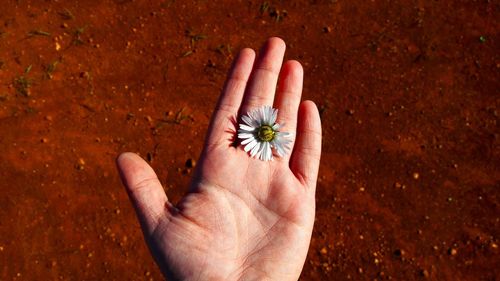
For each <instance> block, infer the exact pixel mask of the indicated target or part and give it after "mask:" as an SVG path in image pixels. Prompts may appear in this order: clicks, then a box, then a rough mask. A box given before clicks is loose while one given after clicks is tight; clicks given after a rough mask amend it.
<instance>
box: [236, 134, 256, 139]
mask: <svg viewBox="0 0 500 281" xmlns="http://www.w3.org/2000/svg"><path fill="white" fill-rule="evenodd" d="M238 138H240V139H248V138H253V134H249V133H239V134H238Z"/></svg>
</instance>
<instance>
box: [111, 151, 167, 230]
mask: <svg viewBox="0 0 500 281" xmlns="http://www.w3.org/2000/svg"><path fill="white" fill-rule="evenodd" d="M116 165H117V167H118V171H119V173H120V177H121V180H122V182H123V185H124V186H125V188H126V189H127V193H128V196H129V198H130V201H131V202H132V205H134V208H135V211H136V213H137V217H138V219H139V222H140V223H141V226H142V228H143V231H144V232H145V233H152V231H153V230H154V229H155V228H156V226H157V225H158V222H159V220H160V218H162V217H163V216H165V215H166V214H168V213H169V212H168V209H167V206H168V204H169V203H168V199H167V195H166V194H165V191H164V190H163V187H162V185H161V183H160V181H159V180H158V177H157V176H156V173H155V172H154V171H153V169H152V168H151V166H149V165H148V163H146V161H144V160H143V159H142V158H141V157H139V156H138V155H137V154H135V153H131V152H125V153H122V154H121V155H120V156H118V158H117V159H116Z"/></svg>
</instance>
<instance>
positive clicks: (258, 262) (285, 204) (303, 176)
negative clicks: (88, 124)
mask: <svg viewBox="0 0 500 281" xmlns="http://www.w3.org/2000/svg"><path fill="white" fill-rule="evenodd" d="M284 53H285V43H284V42H283V41H282V40H281V39H279V38H271V39H269V40H268V41H267V42H266V44H265V45H264V47H263V48H262V50H261V52H260V53H259V57H258V58H257V61H256V62H255V63H254V60H255V53H254V51H253V50H251V49H243V50H242V51H241V52H240V54H239V55H238V57H237V58H236V60H235V62H234V65H233V68H232V69H231V71H230V73H229V76H228V79H227V81H226V84H225V87H224V89H223V91H222V94H221V97H220V99H219V102H218V105H217V107H216V109H215V111H214V113H213V116H212V120H211V124H210V127H209V130H208V134H207V139H206V143H205V147H204V149H203V152H202V154H201V157H200V160H199V161H198V163H199V164H198V166H197V168H196V171H195V175H194V177H193V181H192V184H191V186H190V190H189V193H188V194H187V195H186V196H185V197H184V198H183V199H182V200H181V202H180V203H179V204H177V205H176V206H173V205H172V204H171V203H170V202H169V201H168V199H167V196H166V195H165V192H164V190H163V188H162V186H161V184H160V182H159V180H158V178H157V176H156V174H155V173H154V171H153V169H152V168H151V167H150V166H149V165H148V164H147V163H146V162H145V161H144V160H142V158H140V157H139V156H137V155H135V154H133V153H124V154H122V155H120V156H119V157H118V159H117V165H118V168H119V171H120V175H121V178H122V181H123V183H124V185H125V187H126V189H127V192H128V194H129V196H130V200H131V201H132V204H133V205H134V207H135V210H136V212H137V216H138V219H139V221H140V223H141V227H142V230H143V233H144V237H145V240H146V242H147V244H148V246H149V249H150V250H151V253H152V254H153V256H154V258H155V260H156V262H157V264H158V265H159V267H160V268H161V270H162V272H163V274H164V275H165V276H166V277H167V278H169V280H297V279H298V278H299V275H300V272H301V271H302V267H303V265H304V261H305V259H306V255H307V251H308V248H309V243H310V239H311V233H312V228H313V223H314V212H315V197H314V196H315V189H316V179H317V174H318V167H319V159H320V154H321V122H320V118H319V114H318V110H317V108H316V106H315V104H314V103H313V102H311V101H304V102H302V103H301V102H300V99H301V98H300V97H301V92H302V80H303V70H302V67H301V65H300V63H298V62H297V61H287V62H286V63H285V64H284V65H283V67H281V65H282V62H283V57H284ZM280 69H281V71H280ZM278 75H279V87H278V90H277V91H276V84H277V82H278ZM275 91H276V92H277V93H276V98H274V96H275ZM273 101H274V106H273V107H274V108H278V109H279V112H278V120H277V123H280V124H281V123H285V126H284V128H283V130H284V131H287V132H292V133H294V135H295V137H294V141H292V143H291V146H290V147H292V151H288V153H287V154H286V155H285V156H284V157H281V158H277V157H275V158H274V160H273V161H261V160H259V159H255V158H251V157H250V156H249V155H248V153H246V152H245V151H244V150H243V149H242V147H241V145H237V146H235V145H234V138H235V135H236V132H237V130H238V128H237V124H235V120H239V119H238V112H240V113H241V114H245V113H247V112H249V111H250V110H252V109H255V108H258V107H261V106H264V105H269V106H272V105H273ZM295 138H296V140H295Z"/></svg>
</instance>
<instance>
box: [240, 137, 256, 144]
mask: <svg viewBox="0 0 500 281" xmlns="http://www.w3.org/2000/svg"><path fill="white" fill-rule="evenodd" d="M253 140H254V141H257V140H256V139H255V138H253V137H252V138H247V139H244V140H243V141H242V142H241V145H245V144H247V143H249V142H251V141H253Z"/></svg>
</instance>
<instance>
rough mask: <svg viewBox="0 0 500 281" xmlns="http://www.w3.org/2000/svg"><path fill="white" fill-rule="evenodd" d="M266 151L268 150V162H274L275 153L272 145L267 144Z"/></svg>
mask: <svg viewBox="0 0 500 281" xmlns="http://www.w3.org/2000/svg"><path fill="white" fill-rule="evenodd" d="M266 150H267V159H266V160H267V161H269V160H272V159H273V151H272V150H271V144H269V143H267V146H266Z"/></svg>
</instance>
